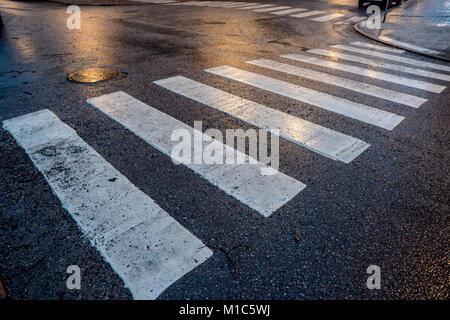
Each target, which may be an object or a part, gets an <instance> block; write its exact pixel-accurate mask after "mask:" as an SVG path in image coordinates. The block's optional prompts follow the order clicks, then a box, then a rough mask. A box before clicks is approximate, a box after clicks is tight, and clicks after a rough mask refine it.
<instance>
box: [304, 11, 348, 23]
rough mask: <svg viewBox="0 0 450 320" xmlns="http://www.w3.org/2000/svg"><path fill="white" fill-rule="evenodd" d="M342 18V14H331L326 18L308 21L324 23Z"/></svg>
mask: <svg viewBox="0 0 450 320" xmlns="http://www.w3.org/2000/svg"><path fill="white" fill-rule="evenodd" d="M343 16H344V14H342V13H332V14H329V15H326V16H322V17H318V18H312V19H310V20H312V21H318V22H325V21H330V20H333V19H337V18H339V17H343Z"/></svg>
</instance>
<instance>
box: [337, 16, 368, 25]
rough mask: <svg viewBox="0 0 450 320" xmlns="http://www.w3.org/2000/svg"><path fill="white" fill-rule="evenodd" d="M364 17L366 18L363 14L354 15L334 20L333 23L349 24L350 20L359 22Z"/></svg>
mask: <svg viewBox="0 0 450 320" xmlns="http://www.w3.org/2000/svg"><path fill="white" fill-rule="evenodd" d="M364 19H367V17H364V16H355V17H351V18H348V19H345V20H342V21H336V22H335V23H334V24H350V23H352V22H355V23H356V22H359V21H362V20H364Z"/></svg>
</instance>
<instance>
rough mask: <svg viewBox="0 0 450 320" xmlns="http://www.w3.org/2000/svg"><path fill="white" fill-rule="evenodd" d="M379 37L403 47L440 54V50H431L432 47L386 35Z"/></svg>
mask: <svg viewBox="0 0 450 320" xmlns="http://www.w3.org/2000/svg"><path fill="white" fill-rule="evenodd" d="M378 39H380V40H382V41H386V42H389V43H392V44H393V45H397V46H400V47H403V48H407V49H411V50H414V51H418V52H422V53H428V54H439V53H440V52H439V51H435V50H431V49H427V48H423V47H419V46H415V45H413V44H410V43H406V42H401V41H397V40H394V39H391V38H388V37H386V36H379V37H378Z"/></svg>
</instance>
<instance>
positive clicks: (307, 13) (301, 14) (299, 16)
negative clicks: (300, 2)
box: [291, 11, 325, 18]
mask: <svg viewBox="0 0 450 320" xmlns="http://www.w3.org/2000/svg"><path fill="white" fill-rule="evenodd" d="M322 13H325V11H309V12H303V13H298V14H293V15H291V17H294V18H305V17H310V16H315V15H318V14H322Z"/></svg>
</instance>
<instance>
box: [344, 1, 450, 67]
mask: <svg viewBox="0 0 450 320" xmlns="http://www.w3.org/2000/svg"><path fill="white" fill-rule="evenodd" d="M395 9H397V7H395V8H393V9H391V10H389V11H388V12H390V11H394V10H395ZM367 20H368V18H367V19H366V20H363V21H359V22H357V23H355V24H354V25H353V30H355V31H356V32H358V33H360V34H362V35H363V36H365V37H367V38H369V39H372V40H375V41H378V42H380V43H383V44H387V45H390V46H391V47H394V48H399V49H403V50H406V51H409V52H413V53H417V54H420V55H422V56H425V57H429V58H434V59H438V60H442V61H446V62H450V59H449V58H446V57H442V56H437V55H433V54H429V53H424V52H420V51H416V50H413V49H411V48H408V47H405V46H401V45H398V44H393V43H391V42H389V41H386V40H381V39H379V38H378V37H374V36H372V35H370V34H368V33H367V32H365V31H363V30H362V29H361V28H360V27H359V25H360V24H361V23H365V22H366V21H367Z"/></svg>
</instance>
